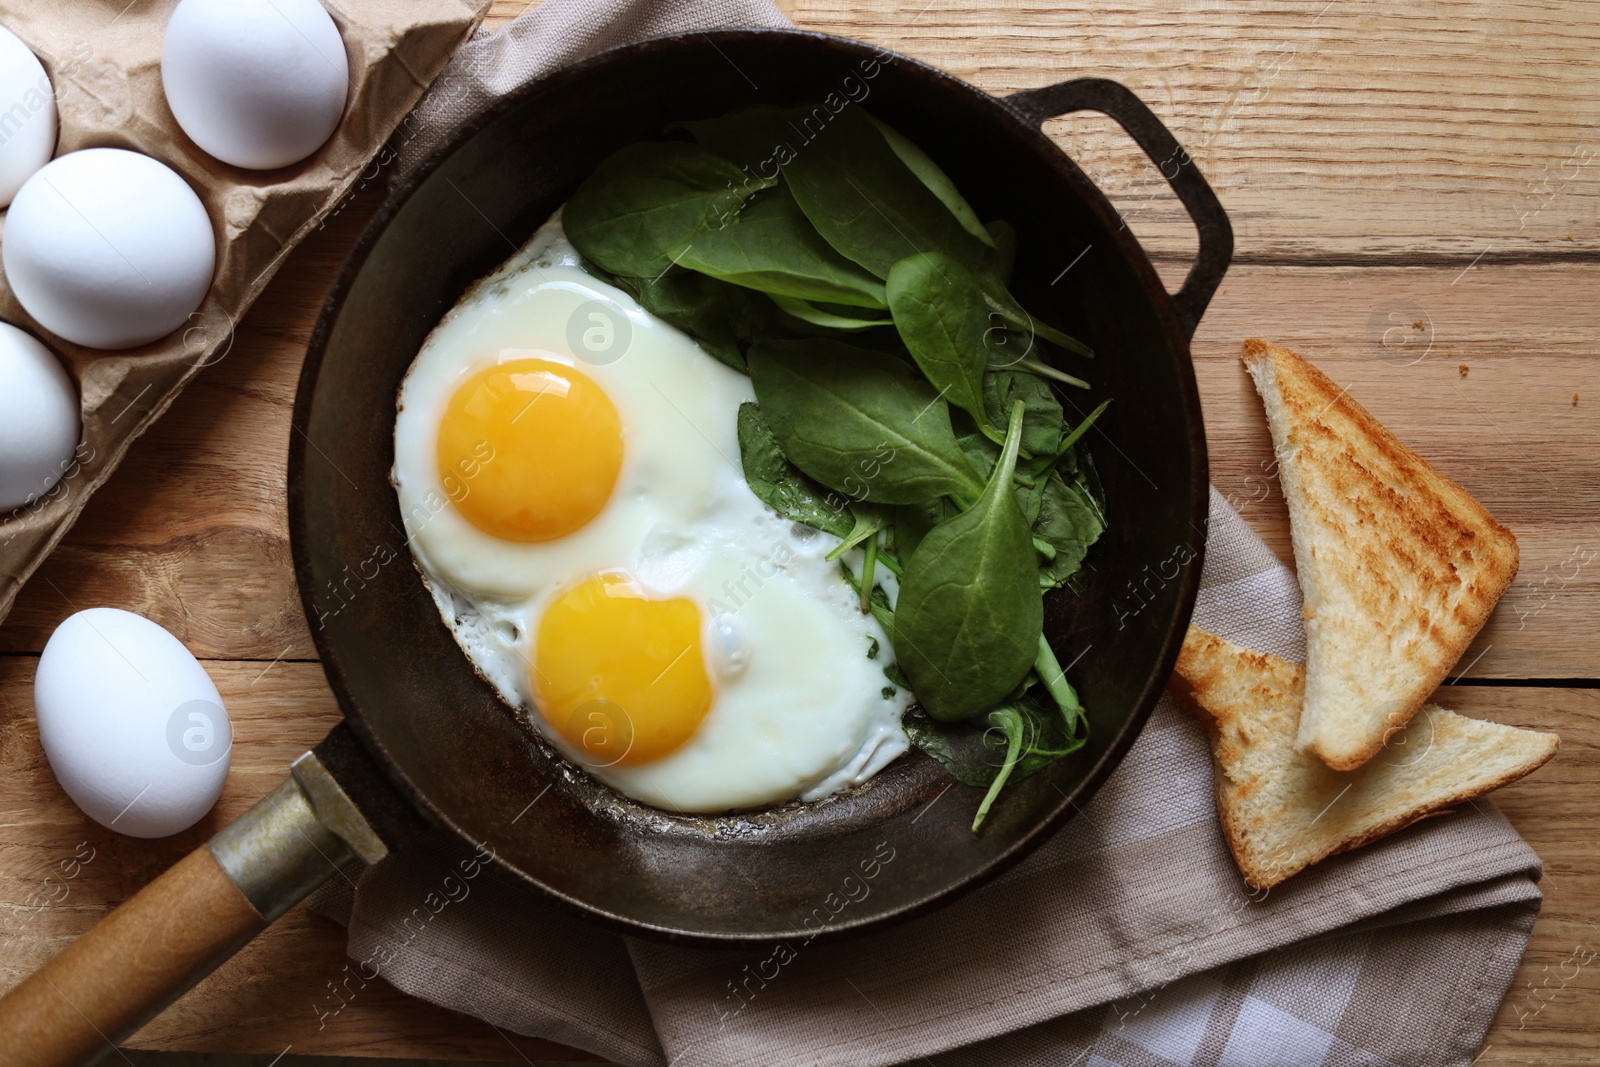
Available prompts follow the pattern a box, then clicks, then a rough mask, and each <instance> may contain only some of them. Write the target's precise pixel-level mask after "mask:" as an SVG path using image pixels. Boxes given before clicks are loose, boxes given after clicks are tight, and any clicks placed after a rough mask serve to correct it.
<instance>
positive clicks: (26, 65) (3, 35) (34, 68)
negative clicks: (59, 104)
mask: <svg viewBox="0 0 1600 1067" xmlns="http://www.w3.org/2000/svg"><path fill="white" fill-rule="evenodd" d="M55 150H56V96H55V92H54V91H53V90H52V89H51V88H50V78H49V76H48V75H46V74H45V72H44V67H43V66H41V65H40V63H39V57H37V56H35V55H34V54H33V50H32V49H30V48H29V47H28V46H27V45H25V44H23V43H22V39H21V38H19V37H18V36H17V35H16V34H14V33H12V32H11V31H10V30H8V29H6V28H5V27H3V26H0V207H5V206H6V205H7V204H9V203H11V199H12V197H14V196H16V195H17V190H18V189H21V188H22V183H23V182H25V181H27V180H28V177H29V175H31V174H32V173H33V172H34V171H36V170H38V169H39V168H40V167H42V166H44V165H45V164H46V163H48V162H50V156H51V155H52V154H53V153H54V152H55Z"/></svg>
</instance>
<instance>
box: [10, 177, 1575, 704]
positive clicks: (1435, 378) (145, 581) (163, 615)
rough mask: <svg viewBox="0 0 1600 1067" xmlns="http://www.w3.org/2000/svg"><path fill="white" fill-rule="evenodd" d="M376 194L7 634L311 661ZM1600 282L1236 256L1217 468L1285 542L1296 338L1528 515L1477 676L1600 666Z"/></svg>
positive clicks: (1550, 270) (258, 327) (193, 403)
mask: <svg viewBox="0 0 1600 1067" xmlns="http://www.w3.org/2000/svg"><path fill="white" fill-rule="evenodd" d="M369 207H370V204H368V203H366V202H363V204H362V205H360V206H358V207H356V208H352V209H351V210H349V211H347V212H346V213H345V215H344V216H341V217H340V218H339V219H337V220H335V222H334V224H333V226H332V227H330V229H329V230H328V231H325V232H324V233H322V234H319V235H317V236H316V237H314V238H313V239H312V240H310V241H308V242H307V243H306V245H305V246H304V247H303V248H302V249H301V250H299V251H297V252H296V253H295V257H296V258H294V259H292V260H291V262H290V264H289V266H290V269H289V270H286V271H285V272H284V275H283V277H282V278H281V279H280V280H279V281H277V282H275V283H274V284H273V286H272V287H270V288H269V289H268V290H267V292H266V294H265V295H264V296H263V297H262V299H261V301H260V302H259V304H258V306H257V308H256V309H255V310H254V311H252V313H251V315H250V316H249V317H247V318H246V320H245V322H244V323H243V325H242V326H241V327H240V330H239V335H238V337H237V339H236V341H235V344H234V347H233V349H232V351H230V352H229V354H228V356H227V358H226V359H224V360H223V361H222V362H221V363H220V364H218V365H217V366H215V367H213V368H211V369H209V370H208V371H207V372H206V373H205V374H204V375H202V376H201V377H200V378H199V380H198V381H197V382H196V383H195V384H194V385H193V386H192V387H191V388H190V389H189V390H188V391H187V392H186V393H185V394H184V395H183V396H182V397H180V398H179V400H178V402H177V403H176V404H175V405H174V406H173V409H172V411H171V412H170V413H169V415H168V416H167V418H165V419H163V420H162V422H161V423H159V424H158V425H157V426H156V428H155V429H154V430H153V431H152V432H151V433H150V434H149V435H148V436H146V437H145V438H144V439H143V440H141V441H139V442H138V443H137V444H136V445H135V446H134V449H133V452H132V453H131V454H130V455H129V457H128V460H127V462H126V466H125V468H124V470H123V471H122V472H121V474H120V476H119V477H118V478H116V479H114V480H113V481H112V482H111V483H110V484H109V485H107V486H106V487H105V488H104V489H102V490H101V492H100V493H99V494H98V495H97V496H96V498H95V499H94V500H93V501H92V502H91V503H90V505H89V508H88V510H87V511H86V512H85V513H84V516H83V518H82V519H81V520H80V521H79V523H78V525H77V527H76V528H75V529H74V530H73V531H72V532H71V533H70V534H68V536H67V538H66V540H65V541H64V542H63V544H62V546H61V548H60V549H58V550H57V551H56V553H55V555H54V556H53V557H52V558H51V559H50V560H49V561H47V562H46V563H45V564H44V566H43V567H42V568H41V569H40V571H39V574H38V576H37V577H36V578H35V580H34V581H33V582H32V583H31V584H30V585H29V586H28V587H27V588H26V589H25V590H24V591H23V593H22V595H21V596H20V597H19V598H18V600H17V605H16V608H15V609H14V610H13V612H12V614H11V617H10V618H9V619H8V620H7V622H6V625H5V626H4V627H3V628H0V650H3V651H25V652H36V651H38V650H39V649H41V648H42V647H43V646H44V642H45V641H46V640H47V639H48V638H49V635H50V632H51V630H52V629H53V628H54V627H55V625H56V624H57V623H58V622H60V621H61V619H62V618H63V617H65V616H66V615H67V614H69V613H70V612H71V610H73V607H74V606H77V607H89V606H92V605H97V604H109V605H113V606H117V607H124V608H128V609H129V610H132V611H137V612H140V613H141V614H145V615H148V616H150V617H151V618H153V619H155V620H156V621H158V622H160V623H161V624H162V625H164V626H166V627H168V628H169V629H171V630H172V631H173V632H174V633H176V634H177V635H178V636H179V637H180V638H181V639H182V640H183V641H185V642H186V643H187V644H188V645H189V647H190V648H191V649H192V650H193V651H194V652H195V653H196V654H197V655H199V656H202V657H205V658H218V659H224V658H226V659H257V660H262V661H270V660H273V659H277V658H279V657H285V658H288V659H311V658H314V656H315V652H314V650H313V647H312V644H311V638H310V634H309V632H308V631H307V629H306V624H305V620H304V617H303V614H302V612H301V609H300V603H299V597H298V594H297V592H296V590H295V585H294V576H293V573H292V571H291V567H290V563H289V550H288V542H287V533H286V530H287V516H286V512H285V502H284V463H285V456H286V453H287V449H288V435H289V426H288V423H289V414H290V408H291V406H292V404H293V397H294V389H295V384H296V381H297V379H298V374H299V363H300V359H301V357H302V353H303V350H304V345H305V343H306V340H307V338H308V337H309V332H310V329H311V327H312V325H313V323H314V321H315V317H316V313H317V310H318V308H319V307H320V304H321V299H322V295H323V291H324V289H325V286H326V284H327V279H328V278H329V277H331V272H332V271H333V270H334V268H335V265H336V263H337V260H338V258H339V256H340V255H341V254H342V252H343V249H344V248H345V247H347V244H348V241H349V240H350V239H351V237H352V236H353V233H354V231H355V228H356V226H357V225H358V223H359V222H360V221H361V218H362V217H363V216H364V214H365V211H366V209H367V208H369ZM1167 266H1169V267H1173V268H1177V267H1178V265H1177V264H1175V263H1173V264H1167ZM1178 273H1179V274H1181V270H1179V271H1178ZM1452 283H1453V284H1452ZM1597 291H1600V266H1597V265H1592V264H1577V265H1573V266H1569V267H1556V266H1510V267H1484V266H1482V265H1480V266H1478V267H1475V268H1473V269H1472V270H1471V271H1468V272H1467V273H1465V274H1462V273H1461V271H1460V269H1459V268H1452V267H1414V268H1384V269H1381V270H1378V269H1357V268H1286V267H1282V266H1243V267H1239V268H1236V269H1235V271H1234V273H1233V274H1231V275H1230V276H1229V279H1228V282H1227V284H1226V285H1225V286H1224V287H1223V290H1222V292H1221V293H1219V294H1218V297H1217V299H1216V301H1215V302H1214V303H1213V305H1212V308H1211V310H1210V312H1209V313H1208V314H1207V316H1206V319H1205V321H1204V323H1202V325H1201V328H1200V333H1199V335H1198V337H1197V338H1196V341H1195V355H1196V366H1197V368H1198V373H1199V378H1200V386H1201V392H1202V395H1203V397H1204V400H1205V406H1206V423H1207V433H1208V437H1209V439H1210V442H1211V449H1212V455H1211V461H1212V479H1213V481H1214V482H1215V483H1216V484H1217V486H1218V487H1219V488H1220V489H1221V490H1222V491H1223V493H1225V494H1226V495H1228V496H1229V497H1230V498H1231V499H1233V500H1234V501H1235V503H1236V505H1237V506H1239V507H1240V508H1241V510H1242V511H1243V512H1244V514H1245V516H1246V518H1247V519H1249V520H1250V521H1251V522H1252V523H1253V524H1254V525H1255V526H1256V527H1257V528H1258V529H1259V530H1260V531H1261V532H1262V533H1263V534H1264V536H1266V538H1267V540H1268V542H1269V543H1270V544H1272V545H1273V546H1274V547H1275V548H1276V549H1278V550H1279V552H1280V554H1282V555H1284V556H1285V557H1287V556H1288V549H1287V545H1288V520H1287V513H1286V512H1285V511H1284V509H1283V506H1282V503H1281V500H1279V499H1278V497H1277V484H1276V481H1275V478H1274V477H1273V471H1272V468H1271V448H1270V442H1269V441H1268V438H1267V433H1266V425H1265V422H1264V420H1263V418H1262V415H1261V409H1260V403H1259V401H1258V400H1257V399H1256V397H1255V393H1254V391H1253V390H1252V389H1251V388H1250V387H1249V384H1248V381H1247V379H1246V378H1245V376H1244V374H1243V372H1242V371H1241V370H1240V369H1239V367H1238V365H1237V358H1236V357H1237V354H1238V350H1239V343H1240V342H1241V341H1242V340H1243V339H1244V338H1245V337H1249V336H1262V337H1267V338H1270V339H1273V340H1276V341H1280V342H1282V343H1284V344H1287V345H1289V346H1291V347H1293V348H1295V349H1297V350H1298V351H1300V352H1301V353H1302V354H1303V355H1305V356H1306V357H1307V358H1309V359H1312V360H1314V361H1316V362H1317V363H1319V364H1320V365H1321V366H1323V368H1324V369H1326V370H1327V371H1328V372H1329V373H1330V374H1332V375H1333V376H1334V377H1335V378H1336V379H1337V380H1338V381H1339V382H1340V383H1341V384H1348V385H1349V386H1350V392H1351V395H1352V396H1354V397H1355V398H1356V399H1358V400H1359V401H1361V402H1362V403H1363V404H1366V405H1367V406H1368V407H1369V408H1370V409H1371V410H1372V411H1373V412H1374V413H1375V414H1376V415H1377V416H1378V417H1379V418H1380V419H1381V420H1383V422H1384V423H1385V424H1387V425H1388V426H1389V427H1390V428H1391V429H1393V430H1394V431H1395V432H1396V433H1397V434H1399V435H1400V437H1401V438H1402V439H1403V440H1405V441H1406V442H1408V443H1409V444H1411V445H1412V446H1413V447H1415V448H1416V449H1418V450H1419V451H1420V452H1421V453H1422V454H1423V455H1425V456H1427V457H1428V458H1429V459H1431V460H1433V461H1434V462H1435V463H1437V464H1438V466H1439V467H1440V469H1442V470H1443V471H1444V472H1445V473H1446V474H1447V475H1449V476H1450V477H1452V478H1455V479H1456V480H1457V481H1459V482H1461V483H1462V484H1463V485H1465V486H1466V487H1467V488H1468V489H1469V490H1471V491H1472V492H1473V493H1474V494H1476V495H1477V496H1478V497H1479V498H1480V499H1482V500H1483V501H1484V502H1485V503H1486V504H1487V505H1488V506H1489V507H1490V508H1491V510H1493V511H1494V512H1495V514H1497V515H1498V516H1500V518H1501V519H1502V520H1503V521H1505V522H1506V523H1508V524H1509V525H1510V526H1511V527H1512V528H1513V529H1514V530H1515V531H1516V533H1517V536H1518V538H1519V540H1520V543H1521V546H1522V572H1521V575H1520V577H1519V578H1518V580H1517V583H1516V585H1515V586H1514V587H1513V589H1512V591H1511V592H1510V593H1509V594H1508V595H1507V597H1506V600H1505V601H1504V602H1503V604H1502V607H1501V608H1500V610H1499V612H1498V613H1497V614H1496V616H1495V618H1494V620H1493V621H1492V622H1491V623H1490V626H1489V628H1488V630H1487V631H1486V633H1485V635H1484V636H1483V637H1482V639H1481V642H1480V645H1479V646H1478V648H1476V649H1475V650H1473V651H1470V652H1469V653H1468V655H1467V657H1466V660H1467V662H1469V663H1471V661H1472V660H1473V659H1474V658H1475V657H1477V656H1478V654H1479V653H1480V652H1482V653H1483V656H1482V658H1481V659H1478V660H1477V662H1476V663H1472V666H1471V670H1470V671H1469V673H1470V674H1472V675H1474V676H1477V677H1494V678H1528V677H1533V678H1576V677H1593V676H1597V675H1600V650H1597V649H1596V648H1595V647H1594V646H1593V644H1592V643H1591V642H1589V640H1588V635H1589V634H1592V633H1595V632H1596V631H1597V630H1600V360H1597V359H1596V358H1595V356H1594V353H1593V347H1592V346H1593V338H1594V337H1595V336H1596V335H1597V332H1596V331H1597V330H1600V307H1597V305H1596V303H1595V301H1594V300H1593V294H1594V293H1595V292H1597ZM1416 322H1421V323H1423V327H1424V328H1423V329H1422V330H1416V329H1413V328H1412V324H1413V323H1416ZM1402 341H1403V342H1404V344H1402V343H1401V342H1402ZM1463 364H1465V365H1466V366H1468V368H1469V371H1468V374H1467V376H1466V377H1462V376H1461V373H1460V367H1461V366H1462V365H1463ZM1575 393H1576V394H1578V395H1579V396H1580V402H1579V403H1578V404H1577V405H1576V406H1574V405H1573V404H1572V397H1573V394H1575ZM1583 397H1588V398H1589V399H1588V400H1587V401H1584V400H1583V399H1582V398H1583Z"/></svg>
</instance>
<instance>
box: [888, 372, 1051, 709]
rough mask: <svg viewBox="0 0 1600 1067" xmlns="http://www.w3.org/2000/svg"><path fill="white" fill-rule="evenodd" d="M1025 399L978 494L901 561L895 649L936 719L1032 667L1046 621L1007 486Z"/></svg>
mask: <svg viewBox="0 0 1600 1067" xmlns="http://www.w3.org/2000/svg"><path fill="white" fill-rule="evenodd" d="M1022 413H1023V409H1022V404H1021V403H1018V404H1016V405H1015V406H1014V407H1013V408H1012V411H1011V421H1010V426H1009V427H1008V430H1007V433H1006V445H1005V451H1004V452H1003V453H1002V454H1001V457H1000V462H999V464H998V465H996V467H995V469H994V473H993V474H991V475H990V477H989V481H988V484H987V485H986V486H985V487H984V489H983V494H982V495H981V496H980V497H979V498H978V500H977V502H976V503H974V504H973V506H972V507H971V508H970V509H968V510H967V511H965V512H963V513H961V514H960V515H957V516H956V517H955V518H953V519H950V520H948V521H946V522H944V523H941V524H940V525H939V526H937V527H935V528H934V529H933V530H932V531H931V532H930V533H929V534H928V535H927V536H926V537H924V538H923V539H922V543H921V544H920V545H918V546H917V550H916V552H915V553H914V554H913V555H912V556H911V559H910V560H909V561H907V563H906V574H905V578H904V579H903V580H902V581H901V583H900V596H899V598H898V600H897V601H896V603H895V613H894V633H893V640H894V647H895V655H896V656H897V657H898V658H899V661H900V664H901V666H902V667H904V668H905V672H906V674H907V675H908V676H909V677H910V679H911V683H912V689H913V690H915V692H916V694H917V696H918V698H919V699H920V700H921V701H922V706H923V707H924V708H925V709H926V710H927V712H928V714H930V715H932V716H933V717H934V718H936V719H939V720H940V721H942V722H957V721H960V720H962V719H968V718H971V717H972V716H973V715H976V714H978V713H979V712H983V711H987V710H989V709H991V708H993V707H994V706H995V705H996V704H998V703H999V702H1000V701H1001V700H1002V699H1004V698H1005V697H1006V695H1007V694H1009V693H1010V692H1011V690H1012V689H1013V687H1015V686H1016V684H1017V682H1019V681H1020V680H1021V679H1022V677H1023V675H1025V674H1027V673H1028V670H1029V668H1031V667H1032V666H1033V661H1034V658H1035V656H1036V655H1037V652H1038V644H1039V628H1040V626H1041V625H1042V624H1043V622H1044V610H1043V604H1042V602H1041V600H1040V596H1039V576H1038V575H1039V571H1038V565H1037V562H1036V556H1035V554H1034V548H1033V537H1032V535H1031V534H1030V532H1029V530H1028V522H1027V519H1026V518H1024V517H1023V514H1022V511H1021V509H1020V508H1018V507H1017V503H1016V498H1015V497H1014V495H1013V494H1012V491H1011V488H1012V475H1013V474H1014V473H1015V471H1016V466H1017V449H1018V447H1019V446H1020V444H1021V441H1022Z"/></svg>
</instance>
